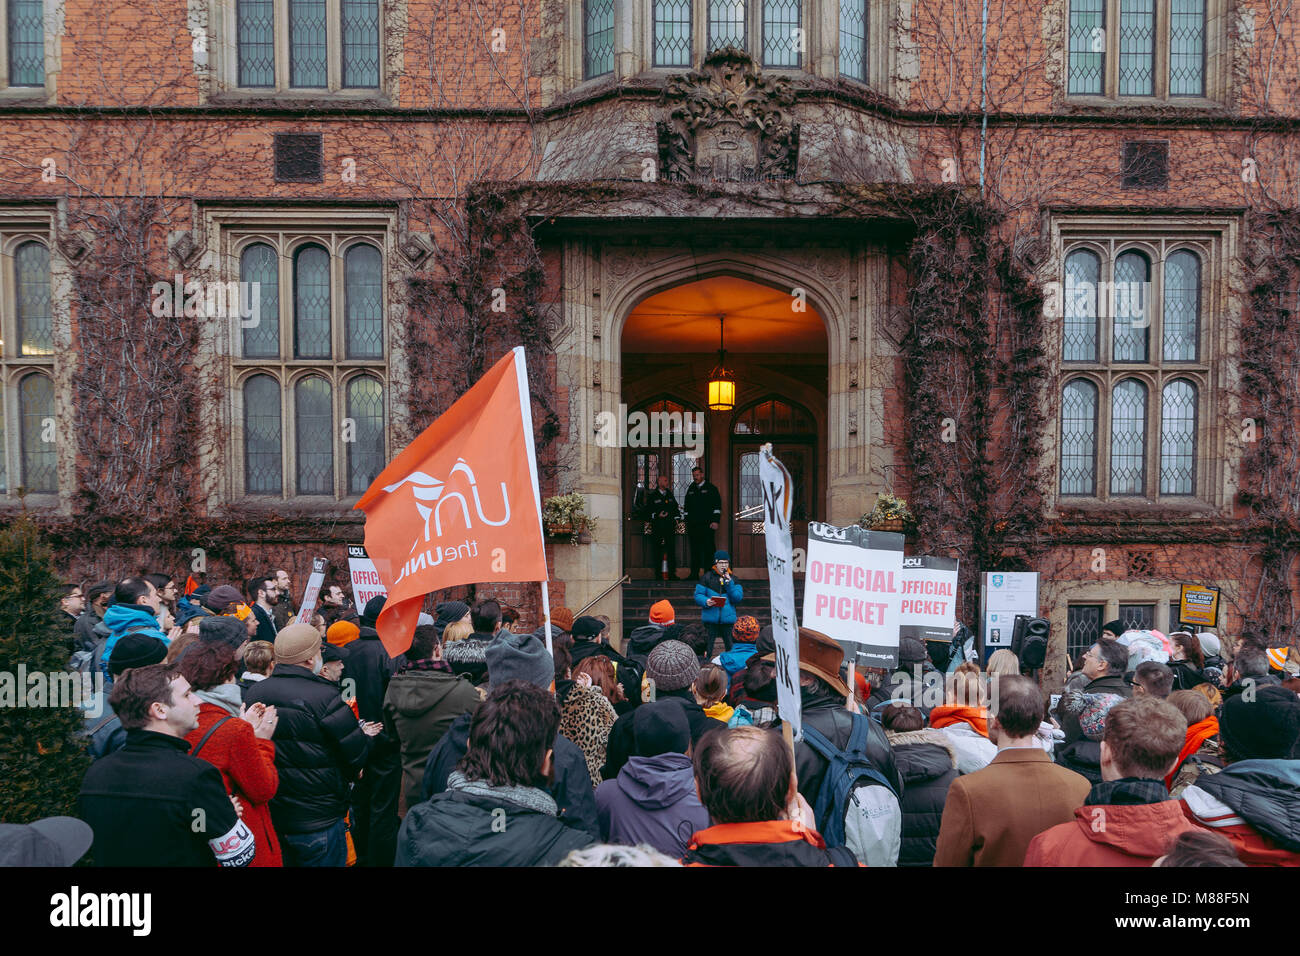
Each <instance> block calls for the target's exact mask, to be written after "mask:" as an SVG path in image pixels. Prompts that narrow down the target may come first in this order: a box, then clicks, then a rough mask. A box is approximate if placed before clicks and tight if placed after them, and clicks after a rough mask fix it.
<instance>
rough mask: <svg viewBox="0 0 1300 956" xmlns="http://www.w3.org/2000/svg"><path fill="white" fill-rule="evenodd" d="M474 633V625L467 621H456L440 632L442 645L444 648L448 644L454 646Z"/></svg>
mask: <svg viewBox="0 0 1300 956" xmlns="http://www.w3.org/2000/svg"><path fill="white" fill-rule="evenodd" d="M473 633H474V625H473V624H471V623H470V622H469V621H456V622H455V623H452V624H448V625H447V627H446V629H445V630H444V631H443V632H442V643H443V646H444V647H445V646H446V645H448V644H455V643H456V642H457V641H463V640H465V638H467V637H469V636H470V635H471V634H473Z"/></svg>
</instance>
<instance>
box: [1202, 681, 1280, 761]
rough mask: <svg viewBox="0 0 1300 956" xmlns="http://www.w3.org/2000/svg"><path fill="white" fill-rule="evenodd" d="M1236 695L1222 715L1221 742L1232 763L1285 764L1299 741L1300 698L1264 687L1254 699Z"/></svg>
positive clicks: (1272, 687)
mask: <svg viewBox="0 0 1300 956" xmlns="http://www.w3.org/2000/svg"><path fill="white" fill-rule="evenodd" d="M1248 696H1249V690H1247V692H1246V693H1241V694H1233V695H1232V696H1231V697H1229V698H1228V699H1227V700H1225V701H1224V702H1223V709H1222V710H1221V711H1220V712H1219V739H1220V741H1222V743H1223V749H1224V750H1226V751H1227V752H1228V756H1229V757H1231V758H1232V759H1233V760H1285V759H1288V758H1290V756H1291V751H1292V749H1293V748H1294V747H1295V745H1296V741H1297V739H1300V697H1297V696H1296V694H1295V691H1291V690H1287V689H1286V688H1285V687H1278V686H1277V685H1276V684H1264V685H1263V686H1258V685H1257V686H1256V687H1255V699H1254V700H1247V699H1246V698H1247V697H1248Z"/></svg>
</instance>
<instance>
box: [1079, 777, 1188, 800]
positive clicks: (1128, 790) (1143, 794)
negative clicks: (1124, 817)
mask: <svg viewBox="0 0 1300 956" xmlns="http://www.w3.org/2000/svg"><path fill="white" fill-rule="evenodd" d="M1168 799H1170V797H1169V790H1168V788H1167V787H1166V786H1165V785H1164V784H1163V783H1161V782H1160V781H1159V780H1148V779H1147V778H1145V777H1120V778H1119V779H1118V780H1106V781H1103V782H1102V783H1098V784H1094V785H1093V788H1092V789H1091V790H1089V791H1088V797H1087V799H1086V800H1084V801H1083V805H1084V806H1086V807H1097V806H1136V805H1138V804H1143V803H1164V802H1165V801H1166V800H1168Z"/></svg>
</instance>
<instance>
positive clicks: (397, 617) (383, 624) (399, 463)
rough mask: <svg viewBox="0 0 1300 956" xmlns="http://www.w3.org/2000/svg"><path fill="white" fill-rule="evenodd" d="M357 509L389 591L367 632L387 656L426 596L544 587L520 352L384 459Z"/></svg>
mask: <svg viewBox="0 0 1300 956" xmlns="http://www.w3.org/2000/svg"><path fill="white" fill-rule="evenodd" d="M356 507H357V508H360V509H361V510H362V511H364V512H365V513H366V552H367V554H369V555H370V558H371V560H372V561H374V563H375V570H376V571H378V572H379V577H380V579H381V580H382V581H383V582H384V586H385V587H386V588H387V589H388V603H387V604H385V605H384V609H383V611H382V612H381V613H380V615H379V619H378V621H377V622H376V624H375V628H376V630H378V631H379V638H380V640H381V641H383V643H384V647H385V648H386V649H387V650H388V653H389V654H391V655H392V656H394V657H396V656H397V655H398V654H401V653H403V652H404V651H405V650H406V649H407V648H408V647H410V644H411V637H412V635H413V634H414V632H415V625H416V621H417V619H418V618H419V614H420V608H421V605H422V604H423V602H424V596H425V595H426V594H428V593H429V592H430V591H437V590H440V589H442V588H448V587H452V586H454V585H457V584H471V583H477V582H488V583H490V582H492V581H545V580H546V579H547V577H546V552H545V549H544V546H543V541H542V512H541V501H540V499H539V496H538V490H537V459H536V455H535V451H534V448H533V417H532V411H531V409H530V407H529V398H528V374H527V370H526V368H525V365H524V350H523V348H515V349H512V350H511V351H510V352H509V353H508V354H507V355H506V356H505V357H504V358H502V359H501V361H499V362H497V364H496V365H494V366H492V369H491V370H490V371H489V372H488V373H487V374H486V375H484V376H483V378H481V379H480V380H479V381H478V383H477V384H475V385H474V387H473V388H471V389H470V390H469V391H468V392H466V393H465V394H464V395H462V396H461V397H460V398H459V399H458V400H457V401H456V403H455V404H454V405H452V406H451V408H449V409H447V411H446V412H445V413H444V414H443V415H442V416H441V417H439V418H438V420H437V421H435V422H434V423H433V424H432V425H430V426H429V427H428V428H426V429H425V430H424V431H423V432H422V433H421V434H420V436H419V437H418V438H416V439H415V441H413V442H411V444H410V445H409V446H407V448H406V450H405V451H403V452H402V453H401V454H400V455H398V456H397V457H396V458H394V459H393V460H392V461H391V462H389V463H388V467H387V468H385V469H384V470H383V471H382V472H380V474H379V477H378V478H376V479H375V481H374V484H372V485H371V486H370V488H369V489H368V490H367V491H366V493H365V494H364V495H362V496H361V500H360V501H358V502H357V504H356Z"/></svg>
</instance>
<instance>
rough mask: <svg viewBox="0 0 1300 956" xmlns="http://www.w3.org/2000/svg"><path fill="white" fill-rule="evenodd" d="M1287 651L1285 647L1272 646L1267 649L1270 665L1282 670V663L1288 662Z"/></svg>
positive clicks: (1276, 669)
mask: <svg viewBox="0 0 1300 956" xmlns="http://www.w3.org/2000/svg"><path fill="white" fill-rule="evenodd" d="M1286 652H1287V648H1285V647H1270V648H1269V649H1268V650H1267V651H1265V652H1264V653H1265V654H1267V655H1268V665H1269V667H1271V668H1273V670H1275V671H1280V670H1281V669H1282V665H1283V664H1285V663H1286Z"/></svg>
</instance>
